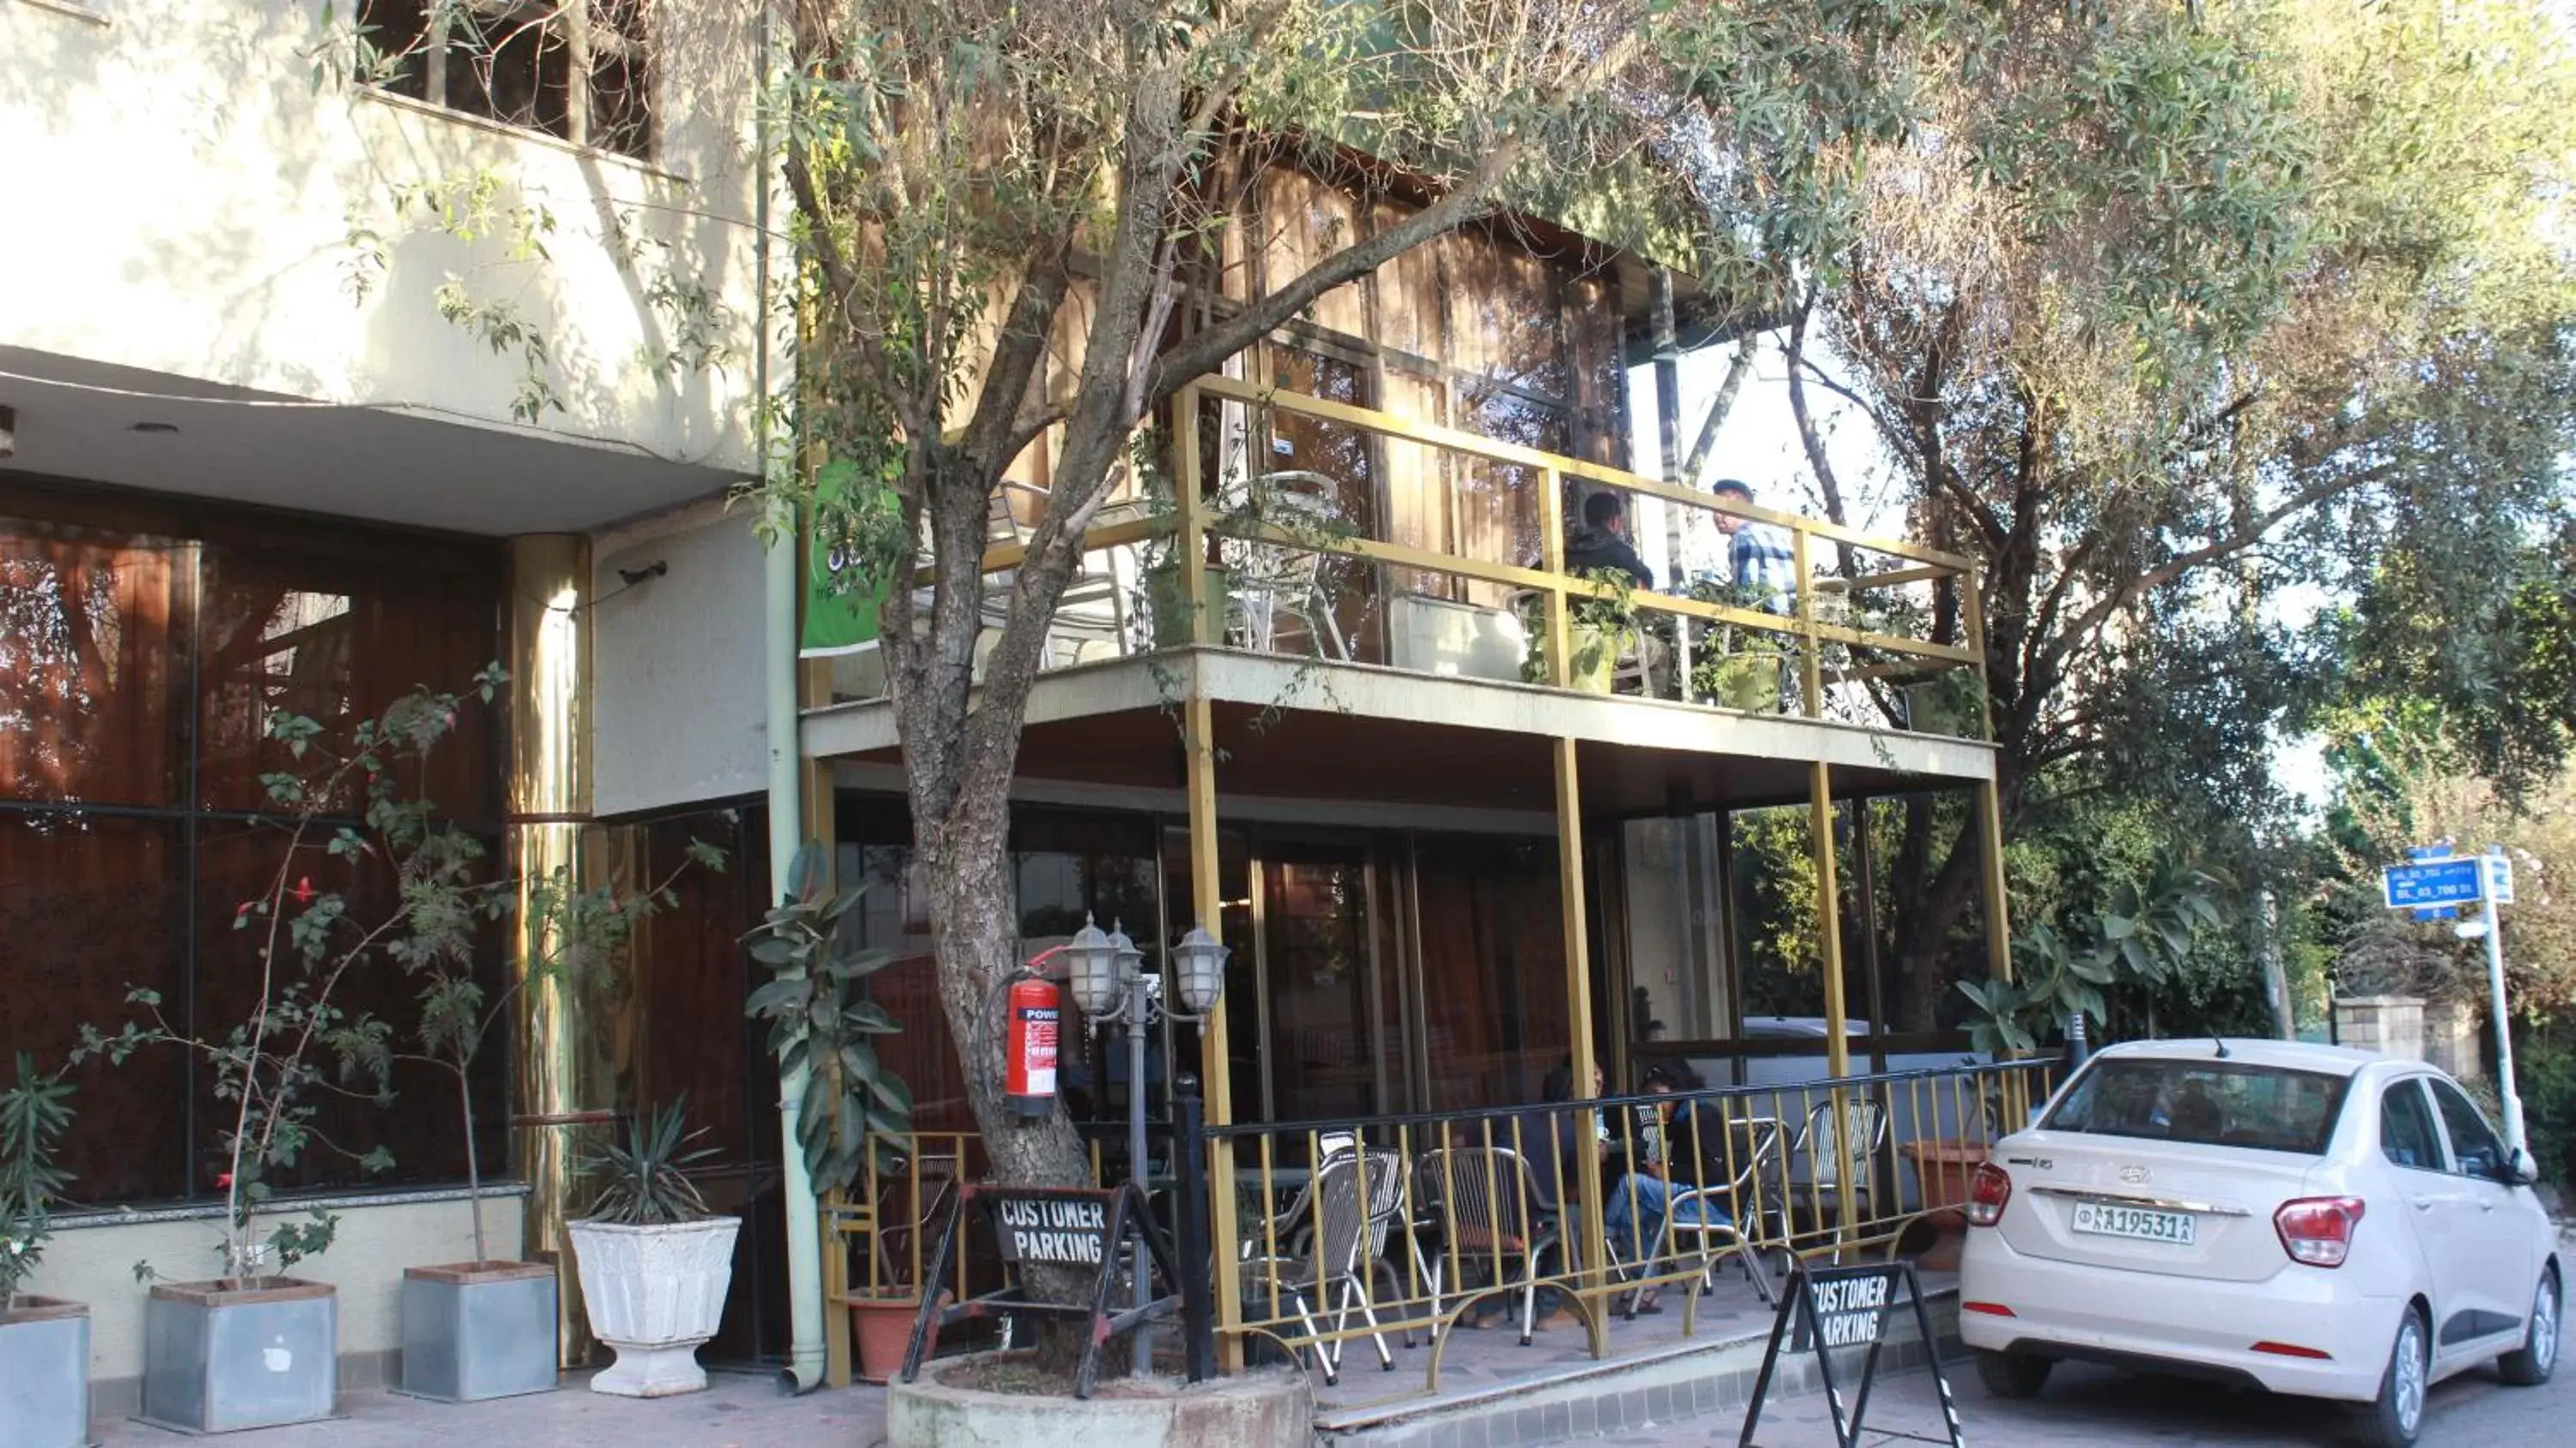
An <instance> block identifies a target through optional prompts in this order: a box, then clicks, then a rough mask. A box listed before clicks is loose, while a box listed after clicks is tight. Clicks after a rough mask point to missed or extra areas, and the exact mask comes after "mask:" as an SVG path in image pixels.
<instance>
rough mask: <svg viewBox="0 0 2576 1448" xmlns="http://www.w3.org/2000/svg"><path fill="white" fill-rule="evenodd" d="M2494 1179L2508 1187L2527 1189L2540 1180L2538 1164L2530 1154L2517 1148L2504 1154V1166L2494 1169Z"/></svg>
mask: <svg viewBox="0 0 2576 1448" xmlns="http://www.w3.org/2000/svg"><path fill="white" fill-rule="evenodd" d="M2496 1179H2497V1180H2498V1181H2501V1182H2503V1183H2504V1184H2505V1185H2506V1186H2509V1187H2527V1186H2530V1185H2532V1184H2533V1183H2535V1182H2537V1181H2539V1180H2540V1163H2538V1162H2536V1161H2534V1160H2532V1159H2531V1153H2530V1152H2529V1151H2526V1150H2524V1149H2523V1148H2521V1147H2519V1146H2517V1147H2515V1148H2514V1149H2513V1150H2511V1151H2509V1152H2507V1153H2505V1158H2504V1165H2503V1166H2501V1167H2498V1168H2497V1169H2496Z"/></svg>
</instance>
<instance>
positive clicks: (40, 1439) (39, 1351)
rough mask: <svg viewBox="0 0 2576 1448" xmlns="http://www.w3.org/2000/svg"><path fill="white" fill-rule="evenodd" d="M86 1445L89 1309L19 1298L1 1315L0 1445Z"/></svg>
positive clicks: (73, 1447) (65, 1447)
mask: <svg viewBox="0 0 2576 1448" xmlns="http://www.w3.org/2000/svg"><path fill="white" fill-rule="evenodd" d="M88 1441H89V1309H88V1308H87V1307H84V1306H82V1305H81V1304H80V1303H77V1302H62V1301H58V1300H56V1299H54V1298H51V1297H21V1298H19V1299H18V1309H17V1311H15V1312H10V1313H6V1314H0V1443H7V1444H9V1445H11V1448H79V1445H81V1444H84V1443H87V1442H88Z"/></svg>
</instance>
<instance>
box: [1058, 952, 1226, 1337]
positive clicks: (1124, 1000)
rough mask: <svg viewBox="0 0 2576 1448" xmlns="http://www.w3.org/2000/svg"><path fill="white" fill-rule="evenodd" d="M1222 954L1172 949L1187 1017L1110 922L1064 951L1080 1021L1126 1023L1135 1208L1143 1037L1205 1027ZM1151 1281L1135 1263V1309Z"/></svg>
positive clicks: (1139, 1186)
mask: <svg viewBox="0 0 2576 1448" xmlns="http://www.w3.org/2000/svg"><path fill="white" fill-rule="evenodd" d="M1227 953H1228V952H1227V950H1226V948H1225V946H1223V945H1221V944H1219V943H1218V942H1217V939H1216V937H1215V936H1213V935H1210V934H1208V933H1207V932H1206V931H1205V930H1202V929H1198V928H1196V927H1192V928H1191V930H1190V932H1189V934H1187V935H1184V936H1182V937H1181V940H1180V943H1179V944H1178V945H1176V946H1174V947H1173V948H1172V963H1173V965H1174V967H1175V968H1176V971H1177V974H1178V977H1179V979H1178V985H1179V987H1180V996H1181V1003H1182V1004H1183V1005H1185V1006H1187V1007H1189V1009H1188V1010H1187V1011H1177V1010H1173V1009H1172V1008H1171V1007H1170V1005H1169V1004H1167V1003H1166V1002H1165V1001H1164V1000H1163V992H1162V984H1163V981H1162V977H1160V976H1154V975H1147V974H1146V973H1145V972H1144V971H1143V970H1142V969H1141V966H1142V965H1143V963H1144V959H1145V952H1143V951H1141V950H1138V949H1137V948H1136V942H1135V941H1133V940H1130V939H1128V938H1127V929H1126V925H1125V922H1123V921H1113V922H1111V924H1110V928H1109V933H1107V934H1105V935H1104V934H1102V933H1101V930H1100V926H1099V925H1098V924H1097V923H1095V922H1094V921H1093V919H1092V918H1091V917H1090V916H1088V915H1086V916H1084V917H1083V921H1082V929H1081V930H1080V931H1079V932H1077V933H1076V934H1075V935H1074V937H1073V939H1072V941H1071V942H1069V943H1068V944H1067V945H1066V946H1065V947H1064V954H1065V957H1066V959H1067V960H1068V961H1069V962H1070V969H1071V981H1070V984H1071V985H1072V988H1073V1002H1074V1004H1075V1005H1077V1006H1080V1007H1081V1008H1082V1014H1083V1018H1084V1019H1085V1020H1088V1021H1090V1022H1091V1023H1092V1024H1094V1025H1096V1026H1105V1025H1110V1024H1113V1023H1116V1022H1121V1021H1123V1022H1125V1023H1126V1026H1127V1176H1128V1180H1130V1181H1132V1182H1133V1183H1135V1186H1136V1197H1137V1200H1138V1201H1140V1202H1141V1201H1143V1200H1144V1199H1145V1032H1146V1031H1147V1030H1149V1029H1151V1028H1152V1027H1153V1026H1154V1025H1155V1024H1156V1023H1157V1022H1159V1021H1162V1020H1175V1021H1191V1022H1197V1021H1203V1020H1205V1019H1206V1018H1207V1013H1208V1011H1209V1010H1210V1009H1212V1008H1214V1006H1215V1005H1216V1000H1217V996H1218V995H1219V994H1220V993H1221V992H1223V990H1224V989H1225V958H1226V955H1227ZM1149 1275H1150V1272H1149V1269H1148V1267H1147V1264H1146V1261H1145V1259H1144V1257H1143V1256H1141V1255H1139V1256H1138V1257H1137V1259H1136V1264H1135V1269H1134V1274H1133V1281H1134V1285H1135V1293H1136V1296H1135V1303H1136V1306H1137V1308H1138V1309H1140V1310H1141V1309H1142V1308H1143V1307H1144V1306H1145V1303H1146V1301H1147V1300H1148V1299H1147V1296H1146V1293H1147V1290H1148V1288H1147V1283H1146V1279H1147V1277H1148V1276H1149ZM1153 1370H1154V1342H1153V1335H1152V1333H1151V1332H1150V1330H1149V1329H1147V1328H1146V1327H1145V1326H1144V1324H1143V1323H1142V1321H1141V1320H1140V1321H1139V1323H1138V1325H1137V1328H1136V1373H1137V1375H1138V1376H1139V1377H1145V1376H1150V1375H1151V1374H1152V1373H1153Z"/></svg>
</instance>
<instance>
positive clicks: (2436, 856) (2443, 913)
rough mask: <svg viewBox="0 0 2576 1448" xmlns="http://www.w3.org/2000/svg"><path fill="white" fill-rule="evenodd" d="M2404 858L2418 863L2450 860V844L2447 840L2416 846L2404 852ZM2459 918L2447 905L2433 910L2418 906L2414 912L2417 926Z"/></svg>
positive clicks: (2457, 912)
mask: <svg viewBox="0 0 2576 1448" xmlns="http://www.w3.org/2000/svg"><path fill="white" fill-rule="evenodd" d="M2406 858H2408V859H2410V860H2415V861H2418V862H2421V861H2424V860H2447V859H2449V858H2451V842H2450V841H2449V840H2444V841H2442V842H2441V843H2440V844H2435V845H2417V846H2416V847H2415V848H2413V849H2411V850H2408V851H2407V852H2406ZM2459 918H2460V912H2459V911H2457V910H2454V909H2452V908H2451V907H2450V906H2448V905H2443V906H2439V907H2434V908H2426V907H2423V906H2418V907H2416V910H2415V919H2416V921H2417V922H2418V923H2419V924H2420V923H2424V922H2429V921H2434V920H2457V919H2459Z"/></svg>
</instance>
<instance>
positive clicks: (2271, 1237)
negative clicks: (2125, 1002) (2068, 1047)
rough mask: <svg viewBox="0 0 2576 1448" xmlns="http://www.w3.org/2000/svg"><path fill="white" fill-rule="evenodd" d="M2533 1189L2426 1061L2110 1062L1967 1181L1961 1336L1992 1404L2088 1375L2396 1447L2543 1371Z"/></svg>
mask: <svg viewBox="0 0 2576 1448" xmlns="http://www.w3.org/2000/svg"><path fill="white" fill-rule="evenodd" d="M2534 1174H2535V1173H2534V1171H2533V1168H2532V1164H2531V1159H2530V1157H2529V1155H2528V1154H2527V1153H2525V1152H2522V1151H2520V1150H2518V1149H2517V1150H2514V1151H2511V1152H2508V1151H2507V1150H2506V1149H2505V1147H2504V1145H2503V1143H2502V1141H2501V1139H2500V1138H2499V1137H2498V1136H2497V1134H2496V1132H2495V1130H2494V1129H2493V1128H2492V1127H2490V1126H2489V1125H2488V1124H2487V1122H2486V1119H2485V1118H2484V1117H2483V1116H2482V1115H2480V1114H2479V1111H2478V1108H2477V1106H2476V1105H2475V1103H2473V1102H2471V1101H2470V1099H2469V1098H2468V1096H2467V1095H2466V1094H2465V1093H2463V1092H2462V1091H2461V1090H2460V1087H2459V1085H2458V1083H2456V1082H2454V1081H2453V1080H2452V1079H2451V1078H2450V1077H2448V1076H2446V1075H2444V1074H2442V1073H2441V1072H2440V1071H2437V1070H2434V1069H2433V1068H2431V1067H2429V1066H2425V1065H2422V1064H2420V1063H2417V1062H2412V1061H2397V1060H2390V1059H2387V1058H2385V1057H2381V1056H2374V1055H2370V1054H2367V1053H2365V1052H2361V1051H2349V1050H2343V1049H2340V1048H2336V1047H2331V1046H2308V1045H2292V1044H2287V1043H2284V1042H2279V1041H2235V1040H2226V1041H2208V1040H2201V1041H2145V1042H2137V1043H2133V1044H2129V1045H2123V1046H2114V1047H2111V1048H2110V1049H2107V1050H2105V1051H2103V1052H2101V1053H2100V1054H2099V1055H2097V1056H2095V1057H2094V1058H2093V1059H2092V1060H2091V1061H2090V1062H2087V1063H2086V1065H2085V1066H2084V1068H2083V1069H2082V1070H2081V1071H2079V1072H2077V1073H2076V1074H2075V1075H2074V1076H2073V1077H2071V1078H2070V1079H2069V1080H2068V1081H2067V1083H2066V1085H2065V1086H2064V1087H2063V1088H2062V1089H2061V1090H2060V1091H2059V1092H2058V1093H2057V1096H2056V1098H2055V1099H2054V1100H2052V1101H2051V1102H2050V1103H2049V1105H2048V1108H2047V1112H2046V1114H2045V1115H2044V1116H2043V1117H2041V1118H2040V1120H2039V1124H2038V1125H2037V1126H2035V1127H2033V1128H2032V1129H2030V1130H2028V1131H2023V1132H2016V1133H2015V1134H2013V1135H2011V1136H2008V1137H2005V1138H2004V1139H2003V1140H2002V1141H2000V1142H1997V1143H1996V1144H1995V1147H1994V1151H1993V1159H1992V1160H1991V1161H1990V1162H1989V1163H1988V1164H1987V1165H1985V1166H1984V1167H1981V1168H1979V1170H1978V1173H1977V1176H1976V1179H1975V1182H1974V1184H1973V1186H1972V1187H1971V1190H1970V1196H1969V1205H1968V1207H1967V1216H1968V1222H1969V1231H1968V1241H1967V1249H1966V1253H1965V1255H1964V1256H1963V1258H1962V1260H1961V1263H1960V1269H1959V1271H1960V1284H1959V1306H1960V1313H1959V1329H1960V1334H1959V1335H1960V1337H1961V1338H1962V1339H1964V1340H1965V1341H1966V1343H1967V1345H1968V1346H1969V1347H1970V1348H1971V1349H1973V1350H1974V1351H1975V1354H1976V1360H1977V1371H1978V1375H1979V1377H1981V1378H1982V1379H1983V1380H1984V1382H1985V1384H1986V1386H1987V1388H1988V1389H1989V1390H1991V1391H1992V1392H1994V1393H1996V1394H1998V1395H2000V1396H2003V1397H2028V1396H2030V1395H2031V1394H2033V1393H2036V1392H2038V1391H2039V1390H2040V1387H2041V1385H2042V1384H2043V1383H2044V1382H2045V1381H2046V1380H2047V1377H2048V1370H2049V1367H2050V1365H2051V1364H2053V1363H2055V1362H2057V1361H2058V1360H2060V1359H2077V1360H2081V1361H2088V1362H2104V1363H2111V1364H2114V1365H2118V1366H2124V1367H2133V1368H2138V1369H2142V1370H2146V1371H2153V1372H2176V1373H2184V1374H2190V1375H2194V1376H2199V1377H2206V1378H2217V1379H2220V1380H2222V1381H2227V1382H2233V1383H2249V1384H2254V1385H2257V1386H2260V1387H2263V1388H2267V1389H2270V1390H2271V1391H2273V1392H2278V1393H2295V1394H2301V1395H2304V1396H2309V1397H2317V1398H2340V1399H2345V1400H2348V1401H2351V1402H2354V1403H2356V1404H2361V1405H2363V1407H2362V1410H2361V1417H2360V1423H2359V1426H2360V1428H2361V1429H2362V1431H2363V1433H2364V1436H2365V1438H2366V1439H2367V1441H2370V1442H2373V1443H2377V1444H2383V1445H2390V1448H2403V1445H2405V1444H2409V1443H2412V1442H2414V1441H2415V1436H2416V1434H2417V1432H2418V1431H2419V1430H2421V1428H2422V1427H2423V1419H2424V1396H2425V1390H2426V1389H2427V1388H2428V1387H2430V1386H2431V1385H2432V1384H2433V1383H2435V1382H2438V1381H2440V1380H2441V1379H2442V1378H2445V1377H2448V1376H2449V1375H2451V1374H2453V1373H2457V1372H2460V1371H2463V1370H2465V1369H2468V1368H2472V1367H2476V1366H2478V1365H2480V1364H2483V1363H2487V1362H2494V1363H2496V1364H2497V1367H2498V1370H2499V1371H2500V1373H2501V1374H2502V1376H2503V1378H2504V1380H2505V1381H2506V1382H2508V1383H2516V1384H2524V1385H2528V1384H2534V1383H2540V1382H2544V1381H2546V1380H2547V1379H2548V1377H2549V1374H2550V1370H2551V1369H2552V1368H2554V1367H2555V1366H2556V1365H2557V1359H2558V1329H2559V1324H2560V1321H2561V1307H2562V1306H2563V1304H2564V1303H2565V1301H2566V1296H2565V1283H2566V1277H2565V1264H2564V1263H2562V1262H2561V1261H2560V1260H2559V1255H2558V1239H2557V1233H2556V1231H2555V1229H2554V1228H2553V1227H2552V1226H2551V1224H2550V1221H2549V1217H2548V1214H2547V1213H2546V1212H2545V1211H2543V1210H2542V1208H2541V1206H2540V1202H2539V1200H2538V1199H2537V1198H2535V1197H2534V1196H2533V1195H2532V1192H2531V1181H2532V1179H2533V1176H2534Z"/></svg>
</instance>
